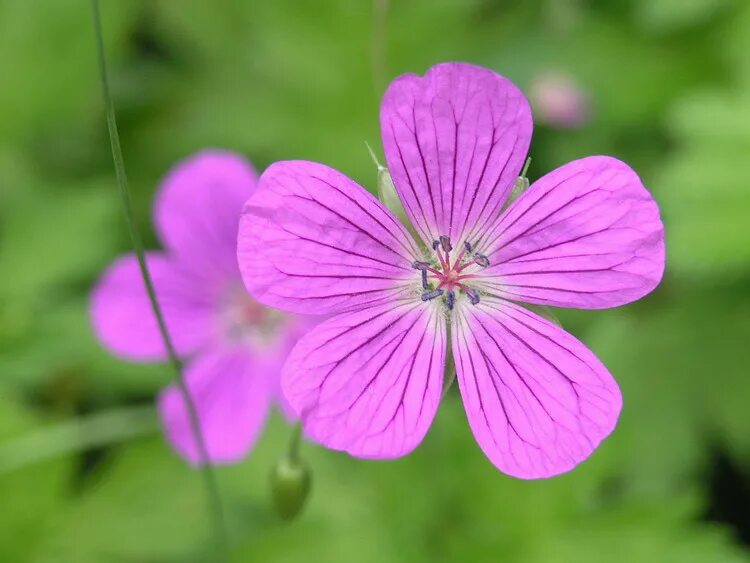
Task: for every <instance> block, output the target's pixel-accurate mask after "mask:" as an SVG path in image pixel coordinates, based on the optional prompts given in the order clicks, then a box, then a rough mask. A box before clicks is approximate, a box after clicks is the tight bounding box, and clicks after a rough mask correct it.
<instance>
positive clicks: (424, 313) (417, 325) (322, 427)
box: [281, 303, 446, 459]
mask: <svg viewBox="0 0 750 563" xmlns="http://www.w3.org/2000/svg"><path fill="white" fill-rule="evenodd" d="M445 345H446V326H445V320H444V318H443V316H442V315H441V313H440V310H439V308H438V307H436V306H435V305H434V304H423V303H413V304H412V303H410V304H397V303H390V304H383V305H378V306H375V307H370V308H368V309H365V310H360V311H356V312H353V313H343V314H341V315H338V316H336V317H333V318H332V319H329V320H328V321H326V322H324V323H322V324H321V325H319V326H318V327H317V328H315V329H314V330H313V331H312V332H310V333H309V334H308V335H307V336H305V337H303V338H302V339H301V340H300V341H299V343H298V344H297V346H296V347H295V348H294V350H292V353H291V354H290V356H289V358H288V360H287V362H286V364H285V365H284V368H283V370H282V375H281V385H282V390H283V392H284V395H285V397H286V398H287V400H288V401H289V403H290V404H291V406H292V407H293V408H294V410H295V412H297V413H298V415H299V416H300V419H301V420H302V422H303V426H304V429H305V433H306V434H307V435H308V436H309V437H311V438H312V439H314V440H316V441H318V442H320V443H321V444H323V445H324V446H326V447H329V448H332V449H336V450H344V451H346V452H348V453H350V454H351V455H354V456H358V457H367V458H376V459H385V458H394V457H399V456H402V455H405V454H407V453H408V452H410V451H411V450H413V449H414V448H415V447H417V445H418V444H419V443H420V442H421V441H422V439H423V438H424V435H425V434H426V433H427V429H428V428H429V426H430V424H431V423H432V419H433V418H434V417H435V411H436V410H437V406H438V403H439V402H440V394H441V388H442V382H443V372H444V368H445Z"/></svg>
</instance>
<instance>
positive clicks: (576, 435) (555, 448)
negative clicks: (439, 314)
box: [453, 298, 622, 479]
mask: <svg viewBox="0 0 750 563" xmlns="http://www.w3.org/2000/svg"><path fill="white" fill-rule="evenodd" d="M453 354H454V357H455V359H456V371H457V373H458V383H459V388H460V390H461V396H462V397H463V401H464V407H465V409H466V414H467V417H468V419H469V424H470V425H471V429H472V431H473V432H474V437H475V438H476V440H477V442H478V443H479V446H480V447H481V448H482V451H484V453H485V455H487V457H488V458H489V459H490V461H491V462H492V463H493V464H494V465H495V466H496V467H497V468H498V469H500V470H501V471H502V472H504V473H507V474H508V475H512V476H514V477H520V478H522V479H537V478H543V477H551V476H553V475H557V474H559V473H564V472H566V471H569V470H571V469H573V468H574V467H575V466H576V465H578V464H579V463H580V462H581V461H583V460H584V459H586V458H587V457H588V456H589V455H591V453H592V452H593V451H594V449H595V448H596V447H597V446H598V445H599V443H600V442H601V441H602V440H603V439H604V438H606V437H607V436H608V435H609V434H610V433H611V432H612V430H613V429H614V427H615V424H616V423H617V418H618V416H619V414H620V409H621V407H622V397H621V395H620V390H619V388H618V387H617V383H616V382H615V381H614V379H613V378H612V376H611V375H610V374H609V372H608V371H607V369H606V368H605V367H604V366H603V365H602V363H601V362H600V361H599V360H598V359H597V358H596V357H595V356H594V354H593V353H591V351H589V350H588V349H587V348H586V347H585V346H584V345H583V344H582V343H581V342H579V341H578V340H577V339H576V338H574V337H573V336H571V335H570V334H568V333H567V332H565V331H564V330H562V329H561V328H559V327H558V326H556V325H554V324H552V323H550V322H549V321H546V320H544V319H542V318H540V317H538V316H537V315H535V314H534V313H532V312H530V311H528V310H526V309H524V308H522V307H520V306H518V305H515V304H513V303H509V302H507V301H506V302H504V301H500V300H497V299H493V298H483V299H482V301H481V302H480V304H479V305H477V306H471V305H467V306H466V307H463V308H462V309H461V311H460V314H459V315H457V316H455V323H454V331H453Z"/></svg>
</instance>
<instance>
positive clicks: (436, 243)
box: [432, 240, 440, 250]
mask: <svg viewBox="0 0 750 563" xmlns="http://www.w3.org/2000/svg"><path fill="white" fill-rule="evenodd" d="M438 246H440V241H439V240H433V241H432V250H437V249H438Z"/></svg>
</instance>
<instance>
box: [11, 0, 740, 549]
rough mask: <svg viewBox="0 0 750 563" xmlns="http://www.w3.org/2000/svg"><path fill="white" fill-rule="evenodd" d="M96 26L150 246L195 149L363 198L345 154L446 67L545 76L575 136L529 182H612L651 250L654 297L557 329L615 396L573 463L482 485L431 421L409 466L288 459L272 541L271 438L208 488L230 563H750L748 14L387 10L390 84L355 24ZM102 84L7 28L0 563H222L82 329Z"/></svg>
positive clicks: (306, 17) (105, 153) (367, 173)
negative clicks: (562, 173)
mask: <svg viewBox="0 0 750 563" xmlns="http://www.w3.org/2000/svg"><path fill="white" fill-rule="evenodd" d="M102 4H103V6H102V10H103V16H104V27H105V39H106V43H107V49H108V56H109V59H110V66H111V69H110V70H111V74H112V86H113V93H114V97H115V103H116V106H117V109H118V113H119V119H120V127H121V133H122V142H123V148H124V152H125V159H126V165H127V168H128V173H129V176H130V180H131V184H132V190H133V197H134V203H135V207H136V212H137V215H138V218H139V222H140V225H141V228H142V231H143V232H144V236H145V237H146V240H147V242H148V245H149V246H150V247H154V246H156V244H157V242H156V239H155V238H154V236H153V232H152V231H151V225H150V206H151V202H152V197H153V194H154V191H155V189H156V187H157V186H158V183H159V180H160V177H161V176H162V175H163V174H164V172H165V171H166V170H167V169H168V168H169V167H170V166H171V165H172V164H173V163H174V162H176V161H177V160H179V159H181V158H183V157H185V156H187V155H189V154H191V153H192V152H194V151H196V150H198V149H200V148H204V147H223V148H228V149H233V150H236V151H239V152H241V153H243V154H245V155H247V156H248V158H250V159H251V160H252V161H253V162H254V163H255V164H256V166H257V167H258V168H259V169H263V168H264V167H265V166H267V165H268V164H269V163H271V162H273V161H274V160H280V159H289V158H303V159H310V160H318V161H321V162H325V163H327V164H329V165H331V166H333V167H336V168H338V169H340V170H342V171H344V172H345V173H347V174H349V175H350V176H352V177H353V178H355V179H356V180H358V181H359V182H360V183H362V184H363V185H365V186H368V187H369V188H371V189H374V188H375V179H376V175H375V172H376V171H375V168H374V166H373V164H372V162H371V161H370V158H369V156H368V154H367V151H366V149H365V145H364V141H369V142H370V144H372V145H373V146H375V147H378V148H377V149H376V150H377V151H378V152H380V149H379V131H378V121H377V119H378V104H379V99H380V96H381V94H382V92H383V89H384V87H385V84H386V83H387V81H388V80H390V79H391V78H393V77H394V76H396V75H398V74H400V73H402V72H418V73H422V72H424V71H425V70H426V69H427V68H428V67H429V66H430V65H432V64H434V63H436V62H440V61H446V60H463V61H469V62H473V63H476V64H480V65H484V66H488V67H490V68H493V69H494V70H496V71H498V72H500V73H501V74H504V75H505V76H508V77H509V78H511V79H512V80H514V81H515V82H516V83H517V84H518V85H519V86H521V88H523V89H526V90H528V88H529V85H530V83H531V80H532V78H533V77H534V76H535V75H536V74H537V73H539V72H541V71H543V70H545V69H554V70H560V71H564V72H567V73H569V74H571V75H572V76H573V77H575V78H576V79H577V80H578V81H579V82H580V84H581V85H582V86H583V87H584V88H585V89H586V91H587V92H588V93H589V96H590V97H591V101H592V105H593V119H592V120H591V121H590V122H589V123H587V124H586V125H585V126H584V127H582V128H580V129H577V130H559V129H553V128H549V127H545V126H543V125H540V124H537V127H536V130H535V136H534V140H533V142H532V148H531V155H532V157H533V163H532V166H531V170H530V177H531V179H532V180H533V179H534V178H536V177H538V176H540V175H542V174H543V173H545V172H546V171H549V170H551V169H552V168H554V167H556V166H559V165H561V164H563V163H565V162H566V161H568V160H571V159H573V158H577V157H582V156H586V155H590V154H612V155H614V156H617V157H619V158H621V159H623V160H625V161H627V162H629V163H630V164H631V165H632V166H633V167H634V168H635V169H636V170H637V171H638V172H639V174H640V175H641V176H642V178H643V179H644V182H645V184H646V185H647V186H648V187H649V189H650V190H651V191H652V193H653V194H654V197H655V198H656V199H657V201H658V202H659V204H660V206H661V209H662V214H663V217H664V221H665V223H666V227H667V248H668V259H667V272H666V276H665V278H664V281H663V283H662V284H661V286H660V287H659V289H658V290H657V291H656V292H654V293H653V294H652V295H650V296H648V297H647V298H646V299H644V300H642V301H641V302H639V303H636V304H633V305H631V306H627V307H623V308H620V309H617V310H608V311H591V312H571V311H559V317H560V318H561V320H562V321H563V323H564V325H565V327H566V328H567V329H568V330H570V331H571V332H573V333H574V334H576V335H577V336H578V337H579V338H581V339H582V340H583V341H585V342H586V343H587V344H588V345H589V346H590V347H591V348H592V349H593V350H594V351H595V352H596V353H597V354H598V355H599V356H600V357H601V358H602V360H603V361H604V362H605V363H606V364H607V366H608V367H609V368H610V369H611V371H612V373H613V374H614V375H615V377H616V378H617V379H618V381H619V382H620V384H621V386H622V389H623V393H624V400H625V406H624V411H623V415H622V417H621V420H620V423H619V426H618V428H617V430H616V431H615V433H614V434H613V435H612V436H611V437H610V438H609V439H608V440H607V441H606V442H605V443H604V444H603V445H602V447H601V448H600V449H599V450H597V451H596V452H595V454H594V455H593V456H592V458H591V459H590V460H589V461H587V462H586V463H584V464H583V465H581V466H580V467H579V468H578V469H576V470H575V471H573V472H572V473H570V474H567V475H564V476H561V477H558V478H555V479H551V480H546V481H532V482H523V481H519V480H515V479H512V478H509V477H507V476H505V475H503V474H501V473H499V472H497V471H496V470H495V469H494V468H493V467H492V465H491V464H490V463H489V462H488V461H487V460H486V459H485V458H484V456H483V455H482V453H481V451H480V450H479V448H478V447H477V446H476V445H475V444H474V441H473V438H472V436H471V433H470V431H469V429H468V426H467V424H466V421H465V417H464V414H463V412H462V407H461V404H460V399H459V397H458V394H457V393H455V392H452V393H451V394H450V395H449V396H448V397H447V398H446V400H445V401H444V403H443V405H442V407H441V410H440V412H439V414H438V417H437V420H436V422H435V424H434V425H433V428H432V430H431V431H430V433H429V435H428V436H427V439H426V440H425V441H424V443H423V445H422V446H420V447H419V448H418V449H417V450H416V451H415V452H414V453H413V454H411V455H410V456H408V457H407V458H404V459H401V460H397V461H393V462H368V461H362V460H356V459H352V458H349V457H347V456H345V455H342V454H337V453H334V452H328V451H324V450H322V449H320V448H317V447H314V446H312V445H309V444H308V445H305V446H304V448H303V452H304V456H305V458H306V459H307V460H308V462H309V463H310V464H311V466H312V468H313V474H314V476H313V479H314V483H313V494H312V496H311V498H310V501H309V504H308V506H307V508H306V511H305V513H304V514H303V516H302V517H301V518H299V519H298V520H296V521H295V522H293V523H291V524H285V523H283V522H281V521H280V520H279V519H278V517H276V516H275V515H274V513H273V511H272V510H271V508H270V503H269V490H268V473H269V470H270V467H271V466H272V465H273V463H274V461H275V459H276V458H277V457H278V456H279V455H280V454H281V453H282V452H283V451H284V449H285V448H286V442H287V439H288V435H289V428H288V427H287V426H286V424H285V423H284V422H283V420H282V419H281V417H280V416H274V418H273V419H272V420H271V422H270V423H269V426H268V429H267V432H266V434H265V435H264V437H263V438H262V439H261V442H260V444H259V446H258V447H257V449H256V450H255V451H254V452H253V453H252V454H251V455H250V456H249V458H248V459H247V460H246V461H245V462H244V463H242V464H240V465H237V466H233V467H226V468H221V469H219V470H218V472H217V475H218V479H219V482H220V487H221V491H222V495H223V498H224V501H225V504H226V509H227V518H228V522H229V527H230V533H231V538H230V541H231V551H232V553H231V558H232V561H238V562H239V561H264V562H276V561H280V562H296V561H320V562H326V563H327V562H334V563H335V562H338V561H342V562H344V561H345V562H351V561H356V562H370V561H372V562H391V561H393V562H420V561H425V562H427V561H430V562H443V561H445V562H454V561H455V562H484V561H487V562H503V563H505V562H509V563H510V562H512V563H515V562H522V563H527V562H528V563H542V562H544V563H556V562H580V563H586V562H600V561H613V562H647V563H648V562H658V563H661V562H673V561H674V562H680V563H691V562H714V561H716V562H740V561H750V550H748V545H749V544H750V431H749V430H750V373H748V365H750V291H748V290H749V289H750V284H749V283H748V281H749V280H750V56H748V53H750V3H748V2H745V1H742V0H734V1H733V0H632V1H627V0H612V1H610V2H603V1H594V0H590V1H583V0H579V1H576V0H557V1H554V0H549V1H541V0H533V1H523V2H521V1H518V2H501V1H490V0H471V1H461V0H401V1H399V0H392V1H391V5H390V7H389V10H388V14H387V19H386V28H385V29H386V33H385V43H384V51H383V52H384V55H385V67H384V69H383V71H382V73H381V72H378V71H377V70H376V71H373V68H374V67H373V64H372V50H373V33H372V30H373V7H372V5H371V3H370V2H369V1H365V0H362V1H355V0H338V1H323V0H317V1H314V0H308V1H294V2H292V1H277V2H270V1H263V2H258V1H240V0H237V1H228V0H223V1H219V0H212V1H209V0H201V1H199V0H190V1H184V2H183V1H178V0H161V1H136V0H127V1H125V0H122V1H121V0H104V1H103V2H102ZM95 65H96V63H95V52H94V41H93V35H92V27H91V14H90V11H89V5H88V3H87V2H84V1H82V0H78V1H74V0H54V1H48V2H28V1H27V0H0V503H1V504H0V561H3V562H9V563H25V562H34V563H47V562H49V563H53V562H61V563H63V562H64V563H68V562H70V563H88V562H96V563H98V562H105V563H108V562H113V563H115V562H116V563H136V562H137V563H160V562H167V563H170V562H213V561H218V556H217V554H216V553H214V552H213V551H212V548H211V542H210V521H209V519H208V516H207V511H206V505H205V496H204V491H203V489H202V483H201V479H200V476H199V475H198V474H197V473H196V472H195V471H192V470H190V469H188V468H187V467H186V466H185V465H184V464H183V463H182V462H181V460H179V459H178V458H177V457H176V456H175V455H174V454H173V453H172V452H171V451H170V450H169V449H168V447H167V446H166V445H165V443H164V441H163V439H162V437H161V435H160V433H159V430H158V427H157V425H156V423H155V421H154V419H153V416H152V413H151V405H152V402H153V397H154V395H155V393H156V392H157V391H158V390H159V389H160V388H161V387H162V386H163V385H165V384H166V383H167V382H168V380H169V377H170V373H169V370H168V369H167V367H166V366H164V365H131V364H127V363H124V362H122V361H119V360H117V359H114V358H112V357H110V356H109V355H108V354H107V353H106V352H105V351H104V350H102V349H101V348H100V346H99V345H98V344H97V342H96V340H95V339H94V337H93V334H92V332H91V329H90V327H89V324H88V319H87V299H88V292H89V290H90V288H91V286H92V283H93V282H94V280H95V279H96V277H97V276H98V274H99V272H101V270H102V269H103V268H104V267H105V266H106V265H107V264H108V263H109V262H110V261H111V260H112V259H113V258H114V257H115V256H117V255H118V254H121V253H123V252H126V251H127V250H128V237H127V232H126V230H125V226H124V222H123V220H122V214H121V211H120V208H119V206H118V205H119V201H118V198H117V192H116V185H115V183H114V176H113V168H112V163H111V156H110V153H109V145H108V139H107V136H106V130H105V127H104V116H103V108H102V103H101V99H100V93H99V85H98V82H97V80H98V79H97V74H96V66H95ZM376 68H377V65H376ZM381 74H384V76H383V77H381ZM92 417H93V418H92ZM123 419H124V420H125V421H126V424H125V426H124V429H123V428H122V427H118V424H119V425H120V426H121V425H122V424H123V422H122V421H123ZM131 419H132V424H131V423H129V422H127V421H129V420H131ZM118 421H119V422H118ZM118 428H119V430H118ZM129 434H130V435H129ZM115 437H116V439H115ZM87 444H88V446H87Z"/></svg>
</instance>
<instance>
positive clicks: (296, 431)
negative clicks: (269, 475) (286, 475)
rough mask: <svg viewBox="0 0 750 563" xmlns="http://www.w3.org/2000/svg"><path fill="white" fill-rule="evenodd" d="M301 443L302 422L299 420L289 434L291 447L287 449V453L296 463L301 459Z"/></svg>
mask: <svg viewBox="0 0 750 563" xmlns="http://www.w3.org/2000/svg"><path fill="white" fill-rule="evenodd" d="M301 443H302V424H301V423H300V422H297V423H296V424H295V425H294V426H293V427H292V433H291V435H290V436H289V449H288V450H287V455H288V456H289V459H290V460H292V461H293V462H295V463H296V462H297V461H299V448H300V444H301Z"/></svg>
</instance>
